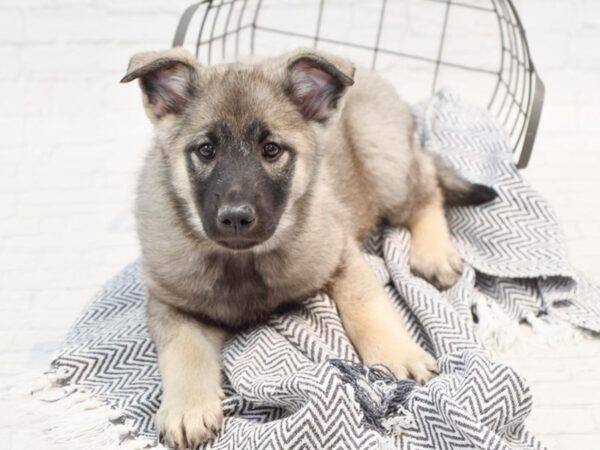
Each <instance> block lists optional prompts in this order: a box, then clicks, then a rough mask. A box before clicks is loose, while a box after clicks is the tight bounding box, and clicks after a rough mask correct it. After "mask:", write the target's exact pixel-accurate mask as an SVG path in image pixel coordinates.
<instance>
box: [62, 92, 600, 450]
mask: <svg viewBox="0 0 600 450" xmlns="http://www.w3.org/2000/svg"><path fill="white" fill-rule="evenodd" d="M415 115H416V116H417V118H418V121H419V123H420V127H419V139H420V140H421V144H422V146H423V147H424V148H425V149H427V150H428V151H430V152H433V153H437V154H439V155H441V156H442V157H443V158H444V159H445V160H446V161H447V162H448V163H449V164H450V165H451V166H453V167H455V168H456V169H458V170H459V171H460V172H461V173H462V174H463V175H464V176H466V177H467V178H469V179H471V180H473V181H476V182H479V183H484V184H487V185H491V186H494V187H495V189H496V190H497V191H498V193H499V199H497V200H496V201H495V202H493V203H491V204H487V205H484V206H480V207H462V208H455V209H451V210H450V211H448V217H449V222H450V225H451V228H452V234H453V238H454V240H455V242H456V244H457V247H458V249H459V251H460V253H461V255H462V256H463V258H464V260H465V262H466V264H465V271H464V273H463V276H462V278H461V279H460V281H459V282H458V284H457V285H456V286H454V287H453V288H451V289H450V290H448V291H446V292H439V291H437V290H436V289H435V288H434V287H432V286H431V285H429V284H428V283H427V282H426V281H424V280H422V279H421V278H418V277H415V276H413V275H412V274H411V273H410V271H409V267H408V250H409V242H410V235H409V233H408V232H407V231H406V230H400V229H384V230H381V231H380V232H378V233H377V234H376V235H375V236H373V237H372V239H370V240H369V242H367V243H365V254H366V257H367V258H368V260H369V262H370V265H371V267H372V269H373V270H374V271H375V272H376V273H377V275H378V278H379V280H380V281H381V283H382V285H384V286H385V287H386V290H387V292H388V293H389V295H390V296H391V297H392V298H393V299H394V301H395V303H396V305H397V307H398V309H399V310H400V311H401V312H402V314H403V316H404V318H405V320H406V322H407V324H408V327H409V329H410V331H411V332H412V334H413V335H414V336H415V337H416V339H417V340H418V342H419V343H420V344H421V345H423V346H424V347H425V348H426V349H427V350H428V351H430V352H431V353H432V354H434V355H435V357H436V358H437V360H438V364H439V367H440V375H439V376H438V377H437V378H435V379H433V380H432V381H431V382H429V383H428V384H427V385H426V386H424V387H421V386H417V385H415V383H413V382H412V381H408V380H405V381H398V380H395V379H394V378H393V377H392V376H390V375H389V373H388V372H387V371H386V370H385V368H384V367H371V368H366V367H364V366H362V365H361V364H360V363H359V359H358V357H357V355H356V352H355V351H354V349H353V347H352V345H351V344H350V342H349V341H348V339H347V337H346V335H345V333H344V330H343V328H342V326H341V323H340V319H339V317H338V315H337V312H336V308H335V304H334V303H333V302H332V300H331V299H330V298H328V297H327V296H325V295H318V296H316V297H313V298H309V299H306V300H305V301H304V302H303V304H302V306H301V307H300V308H299V309H297V310H294V311H291V312H287V313H285V314H284V315H280V316H276V317H272V318H271V319H270V320H269V322H268V323H266V324H264V325H261V326H257V327H256V328H253V329H251V330H248V331H246V332H243V333H241V334H239V335H237V336H235V337H233V338H232V339H230V340H229V341H228V342H227V343H226V345H225V349H224V362H223V366H224V369H223V370H224V380H225V390H226V399H225V401H224V404H223V407H224V410H225V416H226V419H225V424H224V428H223V430H222V431H221V433H220V435H219V436H218V438H217V439H216V440H215V441H214V442H212V443H211V444H209V445H208V447H209V448H216V449H284V448H285V449H378V448H386V449H387V448H403V449H457V448H481V449H492V448H493V449H508V448H536V449H537V448H543V445H542V444H541V443H540V442H539V441H538V440H537V439H536V438H535V437H534V436H532V435H531V434H530V433H528V432H527V430H526V428H525V426H524V421H525V419H526V418H527V416H528V414H529V413H530V411H531V408H532V404H533V401H532V397H531V393H530V390H529V387H528V385H527V383H526V382H525V380H524V379H523V378H521V377H520V376H519V374H517V373H516V372H515V371H514V370H513V369H511V368H510V367H508V366H506V365H503V364H500V363H497V362H495V361H494V360H493V359H492V357H491V356H490V352H489V348H487V347H486V343H488V344H489V343H492V344H493V343H494V342H495V343H496V344H498V343H499V342H500V343H501V341H502V339H503V337H502V333H503V332H505V331H506V329H507V327H505V326H504V325H503V324H505V323H506V322H507V321H508V322H512V323H517V322H518V321H528V322H529V323H530V324H531V325H535V324H538V325H539V324H540V323H541V322H544V321H549V320H557V318H560V320H561V321H564V322H570V323H572V324H574V325H576V326H578V327H582V328H585V329H590V330H594V331H596V332H600V290H599V289H598V288H596V287H595V286H593V285H592V284H590V283H589V282H587V281H585V280H582V279H580V277H578V276H577V274H576V273H575V272H574V271H573V270H572V268H571V266H570V265H569V263H568V261H567V258H566V252H565V246H564V241H563V237H562V234H561V231H560V229H559V227H558V225H557V223H556V220H555V218H554V215H553V213H552V211H551V210H550V208H549V207H548V205H547V203H546V202H545V201H544V200H543V199H542V198H541V197H540V196H539V195H538V194H537V193H536V192H535V191H534V190H533V189H531V188H530V187H529V186H528V185H527V184H526V183H525V182H524V181H523V179H522V178H521V176H520V175H519V173H518V172H517V170H516V169H515V166H514V165H513V162H512V161H513V158H512V154H511V152H510V145H509V143H508V138H507V136H506V134H505V132H504V131H503V130H502V129H501V128H500V127H499V126H497V125H496V124H495V121H494V119H493V118H492V117H491V116H490V115H489V114H487V113H485V112H482V111H481V110H478V109H473V108H471V107H469V106H467V105H465V104H463V103H462V102H461V101H460V100H459V99H457V98H456V97H454V96H453V95H451V94H449V93H447V92H441V93H439V94H437V95H436V96H435V97H434V98H433V99H432V100H430V101H429V102H428V103H427V104H424V105H421V106H420V107H417V108H416V109H415ZM144 302H145V294H144V285H143V281H142V279H141V277H140V272H139V269H138V266H137V264H135V263H134V264H132V265H130V266H129V267H127V268H126V269H125V270H123V272H122V273H120V274H119V275H117V276H116V277H115V278H114V279H113V280H112V281H111V282H110V283H109V284H108V285H107V286H106V287H105V288H104V290H103V291H102V292H100V294H99V295H98V296H97V298H96V299H95V300H94V301H93V302H92V303H91V305H90V306H89V307H88V308H87V310H86V311H85V312H84V313H83V315H82V316H81V318H80V319H79V320H78V321H77V323H76V324H75V325H74V327H73V329H72V331H71V332H70V333H69V335H68V337H67V340H66V343H65V346H64V348H63V350H62V351H61V353H60V355H59V356H58V357H57V358H56V360H55V361H54V363H53V369H54V371H55V374H54V379H53V380H54V384H55V385H56V384H58V385H60V386H62V389H63V391H64V396H65V397H68V396H71V395H75V394H74V393H76V392H81V391H82V390H83V391H85V392H86V395H87V396H88V397H87V398H88V399H89V398H90V397H91V398H92V399H94V401H97V402H99V403H101V404H103V405H108V407H109V408H112V410H113V414H112V415H111V414H108V418H109V419H110V420H111V421H112V423H113V424H114V425H113V426H114V427H117V428H118V427H121V428H119V430H120V432H119V433H120V440H121V443H122V445H129V448H141V447H144V446H154V445H157V444H156V442H155V441H156V434H155V430H154V426H153V415H154V413H155V411H156V410H157V408H158V406H159V402H160V395H161V391H160V379H159V373H158V369H157V365H156V354H155V351H154V348H153V345H152V342H151V340H150V338H149V336H148V333H147V329H146V325H145V318H144V309H145V307H144ZM197 382H198V383H202V380H201V379H199V380H197ZM67 386H71V387H76V388H72V389H69V390H66V387H67ZM109 412H110V411H109ZM123 430H124V431H123ZM74 434H75V435H76V434H77V433H74ZM136 437H137V438H136ZM140 437H144V438H146V440H140ZM136 446H137V447H136Z"/></svg>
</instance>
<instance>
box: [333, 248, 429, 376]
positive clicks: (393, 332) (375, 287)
mask: <svg viewBox="0 0 600 450" xmlns="http://www.w3.org/2000/svg"><path fill="white" fill-rule="evenodd" d="M330 293H331V295H332V297H333V299H334V301H335V303H336V305H337V307H338V311H339V313H340V317H341V319H342V323H343V325H344V329H345V330H346V333H347V334H348V337H349V338H350V340H351V341H352V344H354V347H355V348H356V350H357V351H358V354H359V356H360V357H361V359H362V361H363V363H365V364H367V365H372V364H383V365H385V366H387V367H388V368H389V369H390V370H391V371H392V372H393V373H394V374H395V375H396V376H397V377H398V378H401V379H402V378H407V377H411V378H414V379H415V380H416V381H418V382H419V383H424V382H426V381H427V380H429V379H430V378H432V377H433V376H434V375H435V373H436V372H437V365H436V362H435V359H434V358H432V357H431V356H430V355H429V354H428V353H427V352H426V351H424V350H423V349H422V348H421V347H419V346H418V345H417V344H416V342H415V341H413V339H412V338H411V337H410V335H409V334H408V331H407V330H406V328H405V327H404V325H403V323H402V317H401V316H400V314H399V313H398V312H397V311H396V309H395V308H394V305H393V304H392V300H391V299H390V298H389V297H388V296H387V294H386V293H385V290H384V289H383V287H382V286H381V285H380V284H379V283H378V281H377V279H376V278H375V275H374V274H373V272H372V271H371V269H370V268H369V266H368V264H367V262H366V260H365V258H364V256H363V255H362V254H361V252H360V248H359V245H358V243H356V242H354V241H352V240H349V242H348V245H347V247H346V249H345V253H344V256H343V259H342V262H341V265H340V268H339V270H338V271H337V273H336V275H335V277H334V279H333V280H332V282H331V284H330Z"/></svg>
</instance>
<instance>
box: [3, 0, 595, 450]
mask: <svg viewBox="0 0 600 450" xmlns="http://www.w3.org/2000/svg"><path fill="white" fill-rule="evenodd" d="M88 3H89V4H88ZM187 3H188V1H184V0H177V1H173V2H168V5H166V2H159V1H158V0H153V1H148V2H139V1H137V0H127V1H121V2H114V3H111V2H85V4H84V2H80V3H79V2H72V1H70V0H56V1H55V2H53V3H51V2H48V1H47V0H30V1H29V2H24V3H23V4H20V3H19V4H15V5H14V6H10V5H4V4H3V5H2V7H1V9H0V25H1V26H0V57H1V58H2V60H3V64H2V65H1V66H0V92H1V93H2V95H1V98H2V102H1V103H0V130H1V133H0V288H1V291H0V292H1V294H0V383H2V382H6V381H9V380H11V379H14V378H15V377H17V378H18V376H19V375H20V374H22V373H24V372H28V371H41V370H43V369H44V368H45V367H46V365H47V363H48V361H49V359H50V357H51V354H52V353H53V352H54V351H55V350H56V349H57V348H58V347H59V345H60V342H61V339H62V338H63V336H64V334H65V331H66V329H67V328H68V327H69V325H70V324H71V323H72V321H73V320H74V318H75V317H76V316H77V315H78V314H79V312H80V311H81V309H82V308H83V306H84V305H85V304H86V302H87V301H88V300H89V298H90V296H91V295H92V293H93V292H94V291H95V290H97V289H98V287H99V286H100V285H101V284H102V283H103V282H104V281H105V280H107V279H108V278H109V277H110V276H111V275H112V274H114V273H115V272H116V271H117V270H119V269H120V268H121V267H123V266H124V265H125V264H127V263H128V262H130V261H131V260H133V259H134V258H135V257H136V255H137V253H138V249H137V243H136V238H135V233H134V230H133V222H132V216H131V204H132V200H133V192H134V184H135V174H136V172H137V170H138V167H139V165H140V162H141V158H142V156H143V150H144V144H145V143H147V142H148V138H149V127H148V125H147V124H146V120H145V117H144V116H143V114H142V112H141V107H140V100H139V95H138V92H137V89H135V88H134V87H133V86H126V87H123V86H119V85H118V84H117V83H116V82H115V81H116V80H118V79H119V78H120V76H121V75H122V71H123V70H124V68H125V66H126V62H127V59H128V57H129V55H130V54H131V53H133V52H134V51H139V50H143V49H151V48H159V47H165V46H166V45H168V41H169V38H170V36H171V33H172V30H173V29H174V25H175V23H176V19H177V16H178V14H179V12H180V11H181V10H182V7H183V6H184V5H186V4H187ZM515 3H517V6H518V7H519V8H520V9H521V11H522V16H523V21H524V23H525V26H526V28H527V30H528V36H529V38H530V44H531V48H532V53H533V56H534V58H535V61H536V63H537V67H538V69H539V71H540V73H541V75H542V78H543V79H544V81H545V83H546V87H547V98H546V104H545V106H544V112H543V117H542V123H541V128H540V132H539V136H538V139H537V143H536V147H535V151H534V155H533V158H532V161H531V165H530V168H528V169H527V170H526V171H525V172H524V174H525V176H526V177H527V178H528V179H529V181H531V183H532V184H533V185H534V186H536V187H537V189H539V190H540V191H541V192H542V193H543V194H544V195H545V196H546V197H547V198H548V200H549V201H550V203H551V204H552V205H553V206H554V208H555V209H556V211H557V214H558V217H559V218H560V220H561V222H562V223H563V225H564V230H565V233H566V236H567V239H568V243H569V248H570V251H571V257H572V260H573V262H574V264H575V265H576V266H578V267H580V268H582V269H584V270H585V271H587V272H588V273H589V274H591V275H593V276H594V277H595V278H596V279H597V280H600V182H599V181H598V180H599V177H598V175H597V174H598V172H599V171H600V150H599V149H600V125H599V124H598V121H599V120H600V90H598V88H597V81H598V79H600V51H599V50H598V48H600V2H597V1H593V0H587V1H586V0H562V1H559V0H552V1H546V0H544V1H542V0H527V1H525V0H521V1H518V2H515ZM132 20H137V21H136V22H132ZM131 23H136V25H137V26H136V27H131ZM7 61H11V62H14V64H8V63H7ZM507 359H508V360H509V361H510V362H512V363H513V364H514V365H515V367H516V368H517V369H518V370H520V371H521V372H522V373H523V374H524V375H525V376H526V377H527V378H528V380H529V382H530V384H531V387H532V391H533V394H534V401H535V407H534V412H533V414H532V416H531V417H530V418H529V421H528V424H529V427H530V429H531V430H532V431H533V432H535V433H536V434H537V435H538V436H539V437H541V438H542V439H543V440H544V441H545V442H546V443H548V445H549V446H550V447H552V448H555V449H564V450H570V449H589V450H592V449H598V448H600V338H599V339H595V340H589V341H586V342H584V343H582V344H578V345H577V346H573V347H570V348H566V349H547V350H544V351H537V352H536V353H535V354H527V353H518V352H515V353H514V354H512V355H509V356H508V358H507ZM9 424H10V412H7V411H4V410H3V409H2V408H1V407H0V442H2V443H3V448H13V449H20V448H21V447H20V446H19V437H18V436H15V435H14V433H13V428H11V426H10V425H9ZM6 443H8V444H6ZM5 445H8V446H5Z"/></svg>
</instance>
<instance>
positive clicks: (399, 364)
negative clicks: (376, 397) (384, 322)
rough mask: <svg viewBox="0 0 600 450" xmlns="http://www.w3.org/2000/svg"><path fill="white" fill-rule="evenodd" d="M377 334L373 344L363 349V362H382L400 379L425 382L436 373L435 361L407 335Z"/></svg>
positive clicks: (367, 363) (369, 363)
mask: <svg viewBox="0 0 600 450" xmlns="http://www.w3.org/2000/svg"><path fill="white" fill-rule="evenodd" d="M387 334H389V336H378V339H377V341H376V343H374V345H373V346H372V347H371V348H369V349H365V350H364V351H363V354H362V355H361V357H362V360H363V363H364V364H366V365H368V366H370V365H374V364H383V365H384V366H386V367H387V368H388V369H390V370H391V371H392V373H393V374H394V375H395V376H396V377H397V378H398V379H400V380H404V379H406V378H412V379H413V380H415V381H416V382H417V383H419V384H425V383H426V382H427V381H429V380H430V379H432V378H433V377H435V376H436V374H437V373H438V367H437V363H436V361H435V358H433V357H432V356H431V355H430V354H429V353H427V352H426V351H425V350H423V349H422V348H421V347H419V345H417V343H416V342H414V341H412V340H411V339H410V338H408V336H395V335H394V334H395V333H387Z"/></svg>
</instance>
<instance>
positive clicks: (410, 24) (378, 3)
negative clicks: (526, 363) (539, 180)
mask: <svg viewBox="0 0 600 450" xmlns="http://www.w3.org/2000/svg"><path fill="white" fill-rule="evenodd" d="M190 29H191V30H194V29H196V30H197V34H195V35H193V33H188V30H190ZM173 46H186V47H192V48H194V49H195V53H196V57H197V58H198V59H199V60H200V61H201V62H202V63H204V64H207V65H214V64H217V63H221V62H227V61H232V60H236V59H238V58H239V57H245V56H249V55H258V56H267V55H273V54H276V53H281V52H284V51H287V50H290V49H293V48H294V47H300V46H302V47H307V46H309V47H315V48H321V49H324V50H328V51H331V52H334V53H337V54H339V55H342V56H346V57H349V58H351V59H352V60H353V61H354V62H355V63H357V64H361V65H363V66H367V67H371V68H372V69H373V70H377V71H378V72H381V73H382V74H383V75H384V76H385V77H386V78H387V79H389V80H390V81H392V82H393V83H395V85H396V86H397V88H398V90H399V92H400V94H401V95H402V96H403V97H404V98H406V99H408V100H411V101H412V100H419V99H422V98H424V97H426V96H428V95H430V94H431V93H432V92H435V91H436V90H437V89H439V88H440V87H450V88H452V89H453V90H455V91H457V92H458V93H459V94H460V95H461V97H466V98H467V99H468V100H469V101H471V103H474V104H477V105H480V106H483V107H485V108H487V109H489V110H490V111H491V112H492V113H493V114H494V115H495V116H496V117H497V119H498V120H499V121H500V123H501V124H502V125H503V126H504V127H505V129H506V131H507V133H508V134H509V136H510V139H511V144H512V145H513V152H514V153H515V160H516V162H517V167H519V168H524V167H526V166H527V164H528V162H529V158H530V156H531V152H532V148H533V143H534V141H535V136H536V132H537V128H538V123H539V119H540V114H541V110H542V105H543V101H544V85H543V83H542V81H541V79H540V78H539V76H538V75H537V73H536V71H535V67H534V65H533V62H532V60H531V56H530V53H529V47H528V45H527V39H526V37H525V30H524V29H523V26H522V24H521V21H520V19H519V16H518V14H517V11H516V9H515V7H514V5H513V4H512V2H511V1H510V0H456V1H455V0H205V1H202V2H199V3H195V4H193V5H191V6H189V7H188V8H187V9H186V10H185V12H184V13H183V15H182V16H181V19H180V21H179V25H178V27H177V31H176V33H175V38H174V40H173ZM415 49H419V51H416V50H415Z"/></svg>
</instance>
